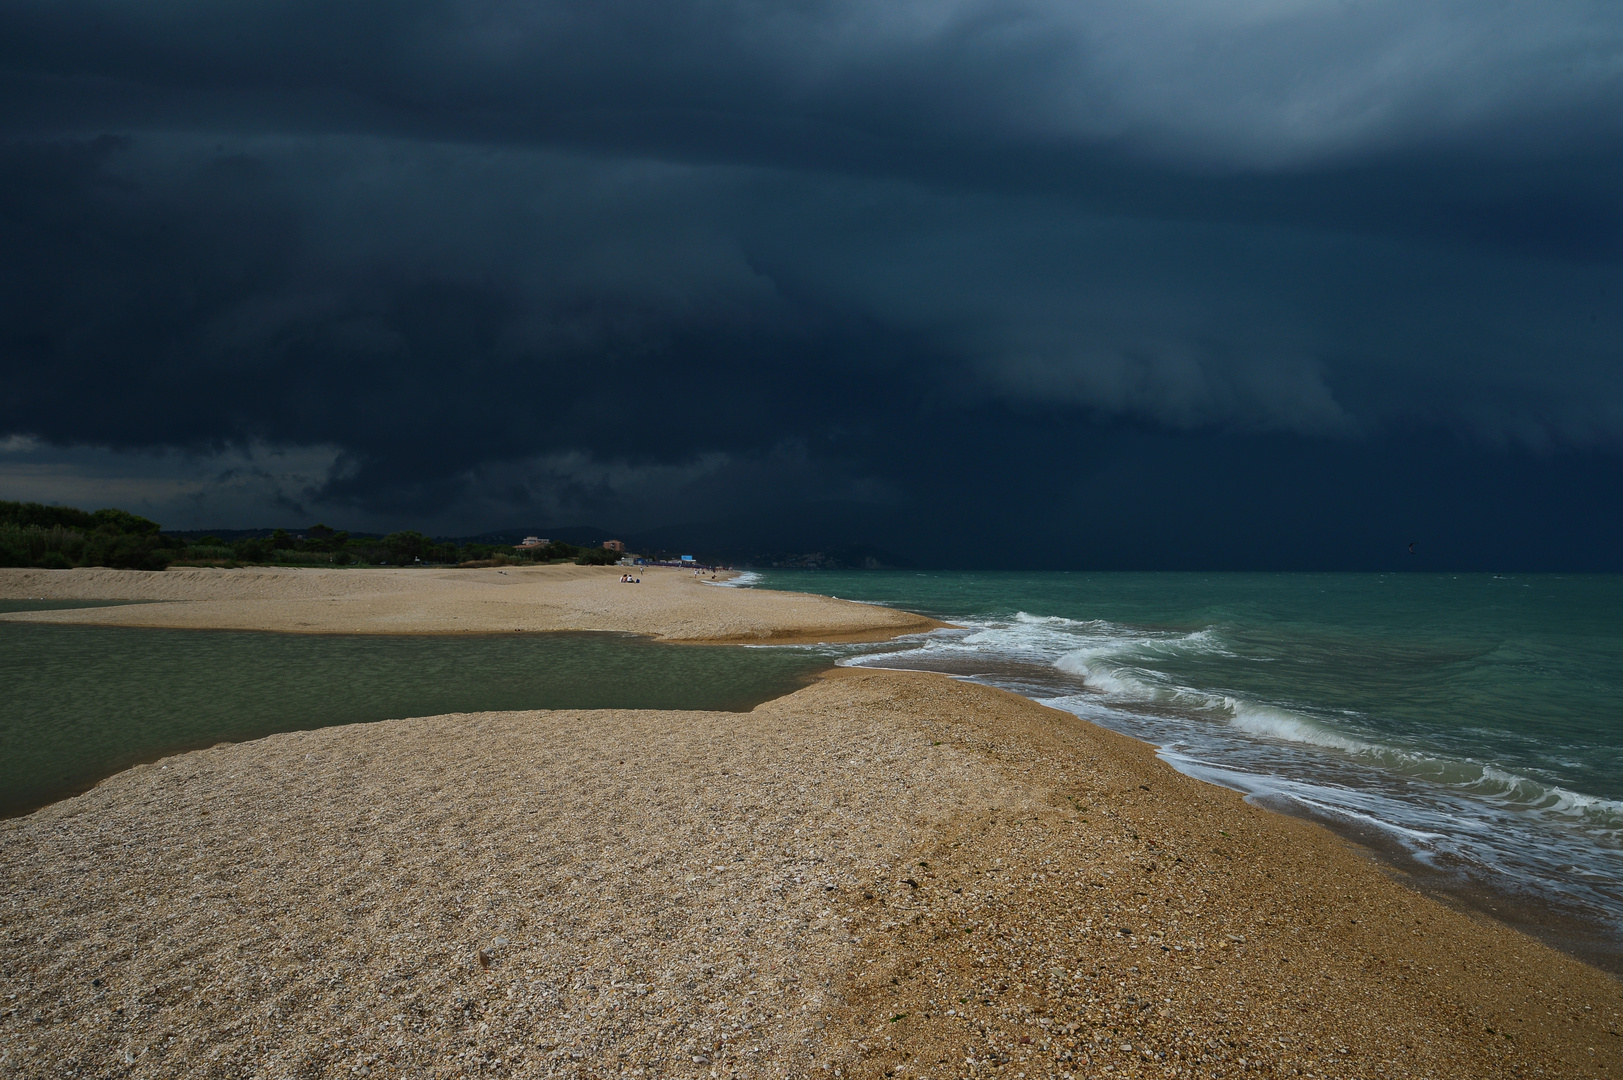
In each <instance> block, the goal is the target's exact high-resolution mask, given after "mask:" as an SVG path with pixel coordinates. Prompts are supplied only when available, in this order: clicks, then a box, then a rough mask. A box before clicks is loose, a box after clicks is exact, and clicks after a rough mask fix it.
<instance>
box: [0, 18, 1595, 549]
mask: <svg viewBox="0 0 1623 1080" xmlns="http://www.w3.org/2000/svg"><path fill="white" fill-rule="evenodd" d="M1620 267H1623V9H1620V8H1618V6H1617V5H1616V3H1615V2H1593V3H1591V2H1578V0H1546V2H1543V3H1539V4H1530V3H1525V2H1518V3H1508V2H1501V0H1222V2H1218V0H1068V2H1065V3H1057V2H1046V0H1031V2H1009V0H987V2H967V0H963V2H944V0H897V2H893V3H885V4H878V3H872V2H863V3H858V2H854V0H853V2H845V0H781V2H754V3H732V2H712V0H693V2H675V3H673V2H671V0H591V2H585V0H581V2H567V3H566V2H547V0H527V2H514V0H463V2H444V0H347V2H344V3H332V2H331V0H326V2H322V3H314V2H305V0H282V2H275V0H258V2H254V3H241V2H236V0H210V2H207V3H204V2H202V0H194V2H175V0H140V2H136V0H102V2H90V0H9V2H8V3H6V4H5V5H3V6H0V498H12V499H36V500H40V501H55V502H64V503H70V504H75V505H81V506H100V505H108V504H116V505H120V506H124V507H126V508H129V509H133V510H137V511H139V512H143V513H146V514H148V515H149V516H152V517H155V518H157V519H158V520H160V521H162V522H163V523H164V524H165V525H166V526H169V527H175V528H195V527H249V526H259V525H270V524H287V525H308V524H310V523H312V522H314V521H316V520H318V519H319V520H324V521H327V522H329V523H331V524H333V525H336V526H340V527H346V526H347V527H349V528H352V529H372V530H389V529H395V528H420V529H423V530H424V531H427V532H432V533H437V534H442V535H468V534H472V533H476V532H480V531H483V530H486V529H494V528H506V527H527V526H533V527H543V526H561V525H568V524H585V523H591V524H594V525H601V526H602V527H604V528H607V529H611V530H615V531H623V532H637V531H639V530H640V531H644V532H647V531H649V530H655V531H661V530H663V531H662V532H661V535H668V536H681V535H683V532H682V530H684V529H686V530H688V531H689V534H691V535H692V536H694V537H695V538H710V537H722V536H727V535H732V536H735V537H746V538H747V540H748V543H751V544H755V545H758V546H760V547H762V548H763V549H769V548H770V549H777V550H785V551H807V550H813V549H815V548H818V547H827V546H831V545H838V544H867V545H873V546H875V547H878V548H881V549H883V550H886V551H890V552H895V553H898V554H903V555H906V556H907V557H908V558H910V559H912V560H913V561H915V562H918V563H919V564H921V565H943V566H994V565H1000V566H1076V567H1096V568H1117V567H1121V568H1161V567H1165V568H1211V569H1223V568H1257V569H1276V568H1278V569H1286V568H1326V569H1336V568H1346V569H1368V568H1387V567H1392V568H1399V569H1402V568H1411V567H1412V568H1421V567H1424V568H1429V569H1490V570H1491V569H1524V570H1525V569H1611V570H1623V544H1620V543H1619V541H1618V536H1619V530H1620V526H1623V510H1620V509H1619V507H1620V505H1623V499H1620V498H1619V496H1620V495H1623V302H1620V301H1623V275H1620ZM1410 541H1417V552H1418V553H1419V554H1417V555H1416V556H1410V555H1409V554H1408V553H1407V545H1408V544H1409V542H1410Z"/></svg>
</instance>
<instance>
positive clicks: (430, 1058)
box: [0, 571, 1623, 1080]
mask: <svg viewBox="0 0 1623 1080" xmlns="http://www.w3.org/2000/svg"><path fill="white" fill-rule="evenodd" d="M300 573H302V571H301V572H300ZM404 573H422V572H420V571H409V572H404ZM153 576H154V577H160V575H153ZM644 580H645V581H647V578H645V579H644ZM615 586H616V583H615V582H614V581H613V579H612V578H611V579H610V581H609V582H608V583H607V585H605V586H603V588H610V589H612V588H613V587H615ZM256 587H257V586H256ZM627 588H628V589H635V588H637V587H636V586H628V587H627ZM694 588H695V589H697V588H701V586H697V584H696V583H695V584H694ZM702 588H704V589H705V592H704V594H703V595H702V596H700V595H698V594H695V595H694V601H695V603H698V602H700V601H702V600H708V598H709V597H710V596H711V595H712V594H720V597H722V598H725V597H726V596H728V595H741V596H752V595H753V596H756V597H760V596H765V595H770V594H762V593H750V592H735V591H734V590H726V589H715V588H710V587H708V586H705V587H702ZM128 598H144V599H158V597H128ZM721 602H723V603H729V602H731V601H727V600H725V599H722V601H721ZM791 602H793V601H791ZM390 603H394V604H399V603H400V602H399V601H398V600H396V601H390ZM800 603H804V601H800ZM158 606H160V605H157V604H149V605H142V609H141V610H142V613H145V612H149V611H151V610H152V609H154V608H156V607H158ZM177 606H179V605H177ZM108 610H113V611H134V610H136V609H101V610H99V611H97V612H95V614H102V613H103V612H106V611H108ZM874 610H882V609H874ZM72 614H75V615H77V614H80V613H79V612H73V613H72ZM706 618H709V616H704V615H701V614H697V613H696V614H694V615H693V616H692V618H691V620H690V621H689V622H688V623H687V624H685V625H690V626H698V625H701V624H705V619H706ZM756 618H758V619H763V620H764V619H765V618H766V617H765V616H756ZM769 624H770V620H767V621H761V622H755V623H751V624H750V626H751V627H754V628H762V627H765V626H767V625H769ZM165 625H173V624H165ZM705 625H711V626H715V625H717V624H715V623H709V624H705ZM0 912H3V914H0V925H3V928H4V934H3V935H0V982H3V984H4V988H5V1000H4V1001H3V1003H0V1073H3V1074H5V1075H16V1076H36V1075H56V1074H63V1075H66V1074H68V1073H70V1072H74V1071H77V1074H78V1075H123V1076H137V1077H146V1076H152V1077H157V1076H171V1075H221V1076H226V1075H266V1076H281V1075H288V1076H311V1077H326V1076H331V1077H338V1076H355V1075H370V1076H423V1077H429V1076H456V1075H464V1076H466V1075H494V1076H522V1077H529V1076H537V1077H539V1076H552V1075H565V1076H581V1077H587V1076H594V1077H595V1076H644V1077H653V1076H691V1077H712V1076H715V1077H719V1076H723V1075H733V1076H750V1077H754V1076H763V1077H765V1076H828V1075H834V1074H836V1073H838V1074H840V1075H844V1076H863V1077H870V1076H871V1077H876V1078H877V1077H880V1076H892V1077H934V1078H937V1080H940V1078H942V1077H964V1076H975V1077H981V1076H986V1077H991V1076H998V1077H1009V1078H1013V1077H1018V1076H1020V1075H1021V1074H1024V1075H1025V1076H1026V1077H1028V1078H1035V1077H1039V1076H1078V1077H1080V1076H1106V1075H1108V1076H1112V1077H1116V1076H1133V1077H1137V1076H1144V1077H1150V1076H1154V1077H1162V1076H1188V1077H1207V1076H1213V1077H1215V1076H1222V1077H1232V1076H1242V1075H1259V1076H1298V1075H1300V1076H1318V1077H1371V1078H1374V1077H1382V1078H1386V1077H1410V1076H1413V1077H1459V1078H1467V1077H1469V1078H1477V1077H1498V1076H1505V1077H1511V1076H1538V1075H1543V1076H1549V1077H1557V1076H1559V1077H1608V1076H1612V1077H1615V1076H1619V1075H1623V1015H1620V1014H1623V984H1620V983H1619V982H1618V981H1617V980H1616V979H1614V978H1612V977H1611V976H1608V975H1606V974H1604V973H1602V972H1600V971H1598V970H1597V969H1594V968H1592V967H1588V966H1586V965H1584V964H1582V963H1580V962H1578V961H1576V960H1574V959H1572V958H1570V957H1568V956H1565V955H1563V954H1560V953H1558V952H1555V951H1554V950H1552V949H1550V948H1548V947H1546V946H1544V945H1542V944H1540V943H1539V942H1537V941H1535V940H1533V939H1531V938H1529V937H1527V936H1525V935H1522V934H1519V933H1517V932H1515V931H1513V930H1510V929H1508V928H1506V927H1504V926H1502V925H1500V924H1497V923H1494V922H1491V921H1489V920H1486V919H1484V918H1482V917H1479V916H1476V915H1472V914H1469V913H1465V912H1460V911H1456V910H1453V909H1451V908H1448V907H1445V906H1444V905H1442V904H1440V903H1438V902H1436V901H1434V900H1432V899H1429V898H1427V897H1424V896H1421V895H1419V894H1417V893H1416V892H1414V891H1413V890H1411V889H1409V888H1407V887H1405V886H1404V885H1403V884H1401V883H1400V882H1399V881H1397V880H1395V879H1394V878H1393V876H1392V875H1391V874H1389V873H1388V872H1387V871H1386V870H1384V869H1383V868H1382V867H1381V866H1380V865H1379V864H1377V863H1376V862H1375V861H1373V860H1372V859H1370V858H1369V857H1368V856H1367V855H1366V854H1364V853H1363V852H1362V851H1361V850H1360V849H1357V848H1355V847H1353V846H1351V845H1349V844H1347V843H1345V842H1344V841H1341V840H1339V839H1337V838H1336V837H1335V836H1333V835H1332V834H1330V833H1329V832H1327V831H1326V830H1324V829H1322V828H1319V827H1318V826H1315V825H1313V824H1310V823H1307V822H1303V821H1300V820H1296V819H1293V818H1288V817H1284V816H1281V815H1278V814H1275V813H1272V812H1269V811H1266V810H1262V809H1259V808H1256V807H1253V806H1250V805H1248V804H1246V803H1245V802H1243V801H1242V800H1241V799H1240V797H1239V796H1238V795H1237V794H1235V793H1233V792H1231V791H1228V790H1226V789H1223V788H1218V787H1214V786H1211V785H1208V784H1205V783H1202V782H1200V781H1197V780H1194V779H1191V778H1189V777H1185V776H1183V775H1181V774H1179V773H1177V772H1176V771H1174V770H1173V769H1171V768H1170V767H1169V766H1167V765H1165V764H1164V763H1162V762H1160V761H1159V760H1157V759H1156V757H1155V755H1154V753H1153V752H1152V751H1151V749H1150V748H1149V747H1147V746H1145V745H1144V744H1142V743H1139V742H1136V741H1134V740H1131V739H1128V738H1125V737H1123V736H1120V735H1116V734H1114V733H1112V732H1109V731H1106V730H1103V729H1101V728H1098V727H1095V726H1093V725H1090V724H1087V723H1085V722H1083V721H1081V720H1078V719H1077V718H1075V717H1073V716H1071V715H1069V714H1066V713H1062V712H1058V711H1055V710H1052V709H1048V708H1046V707H1044V706H1041V705H1038V704H1035V703H1033V702H1030V701H1028V700H1026V699H1023V698H1020V697H1017V696H1015V695H1012V694H1009V693H1006V692H1003V691H999V690H995V689H991V688H987V687H982V686H978V685H974V684H970V683H965V682H961V681H956V680H953V679H950V678H947V677H944V676H940V675H934V674H920V673H904V672H889V671H868V670H856V669H839V670H835V671H832V672H830V673H829V674H828V675H827V676H825V677H824V678H823V679H821V680H820V681H819V682H817V683H815V684H813V685H811V686H809V687H807V688H805V689H803V690H800V691H798V692H797V693H794V694H791V695H789V696H786V697H783V698H779V699H777V700H775V701H771V702H767V703H765V704H763V705H761V706H759V707H757V708H756V709H755V710H754V711H752V712H750V713H746V714H730V713H696V712H661V711H598V712H562V711H557V712H511V713H489V714H472V715H453V716H438V717H426V718H418V719H406V720H392V721H384V722H380V723H375V724H366V725H356V726H350V727H335V728H326V729H322V730H317V731H303V732H292V733H288V734H283V735H276V736H272V737H269V738H266V739H261V740H257V741H255V742H250V743H243V744H238V745H230V746H219V747H215V748H213V749H209V750H202V751H197V752H194V753H189V754H183V755H178V756H175V757H171V758H168V759H165V760H163V761H160V762H156V763H154V764H151V765H143V766H139V767H137V768H134V769H131V770H128V771H126V772H124V773H120V774H118V775H117V776H114V777H112V778H110V779H108V780H107V781H104V782H103V783H102V784H100V785H99V786H97V787H96V788H94V789H93V790H91V791H89V792H87V793H85V794H84V795H82V796H79V797H76V798H73V799H69V800H65V801H63V802H61V803H57V804H54V805H52V806H49V807H46V808H45V809H43V810H41V811H39V812H37V813H35V814H32V815H30V816H28V817H25V818H19V819H14V820H11V821H5V822H0Z"/></svg>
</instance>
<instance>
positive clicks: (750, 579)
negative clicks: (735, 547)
mask: <svg viewBox="0 0 1623 1080" xmlns="http://www.w3.org/2000/svg"><path fill="white" fill-rule="evenodd" d="M699 580H700V581H702V582H703V583H704V584H706V585H721V586H723V587H725V588H728V589H747V588H749V587H750V586H751V585H754V584H755V583H757V582H758V581H760V580H761V575H760V574H757V573H756V572H755V571H754V570H745V571H743V572H741V573H740V574H739V575H738V576H737V577H735V578H730V579H728V580H727V581H711V580H710V579H709V578H700V579H699Z"/></svg>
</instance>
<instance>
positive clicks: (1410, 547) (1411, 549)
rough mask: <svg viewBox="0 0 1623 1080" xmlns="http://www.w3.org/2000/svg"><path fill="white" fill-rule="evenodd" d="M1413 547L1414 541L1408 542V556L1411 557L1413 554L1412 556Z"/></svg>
mask: <svg viewBox="0 0 1623 1080" xmlns="http://www.w3.org/2000/svg"><path fill="white" fill-rule="evenodd" d="M1414 546H1415V541H1413V540H1410V541H1409V554H1410V555H1413V554H1414Z"/></svg>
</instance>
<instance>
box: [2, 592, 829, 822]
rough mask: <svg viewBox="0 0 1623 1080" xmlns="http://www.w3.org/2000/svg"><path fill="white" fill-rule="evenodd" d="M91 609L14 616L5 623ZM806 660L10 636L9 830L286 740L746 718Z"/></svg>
mask: <svg viewBox="0 0 1623 1080" xmlns="http://www.w3.org/2000/svg"><path fill="white" fill-rule="evenodd" d="M65 606H86V605H67V604H63V603H60V602H57V603H38V602H33V603H27V604H22V603H17V602H10V603H6V604H4V605H0V610H9V611H16V610H20V609H24V608H26V609H29V610H37V609H40V608H46V607H65ZM828 663H829V661H828V659H827V657H826V656H824V655H821V654H818V653H815V652H807V651H783V650H768V649H741V648H737V647H730V646H704V645H661V644H657V643H654V642H650V641H648V640H647V639H645V638H637V637H631V636H628V635H619V634H500V635H480V636H476V637H469V636H466V635H462V636H456V637H383V636H364V635H330V636H328V635H323V636H313V635H294V634H262V633H239V632H229V631H192V630H146V629H126V628H116V627H91V626H51V625H37V624H27V623H6V622H0V816H12V815H16V814H20V813H26V812H27V811H29V810H32V809H34V808H37V807H39V806H41V805H43V804H45V803H47V802H51V801H53V800H55V799H58V798H61V797H63V796H64V795H66V794H70V793H72V792H74V791H76V790H80V789H82V788H84V787H86V786H88V785H90V784H93V783H95V782H96V781H97V780H99V779H101V778H103V777H106V776H108V775H110V774H112V773H114V772H117V771H118V770H120V769H123V768H127V767H128V766H130V765H132V764H135V763H137V762H141V761H150V760H153V759H154V758H157V757H161V756H163V755H164V754H166V753H171V752H175V751H178V750H184V749H194V748H197V747H201V746H211V745H213V744H215V743H218V742H236V741H241V740H244V739H254V738H259V737H261V736H264V735H268V734H271V733H273V732H278V731H295V730H300V729H305V728H315V727H326V726H329V725H333V724H348V723H358V722H365V721H372V720H383V719H386V718H390V717H404V716H430V715H434V714H438V713H449V712H480V711H487V710H499V709H605V708H623V709H710V710H726V711H745V710H748V709H750V708H752V707H753V706H755V705H757V704H759V703H760V702H762V701H767V700H770V699H771V698H774V697H778V696H780V695H782V694H785V693H789V692H792V691H793V690H795V689H796V688H797V687H798V686H800V685H801V684H802V682H803V681H804V680H805V678H806V677H808V676H809V675H811V674H812V673H814V672H816V671H820V670H822V669H824V668H826V667H827V666H828Z"/></svg>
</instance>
